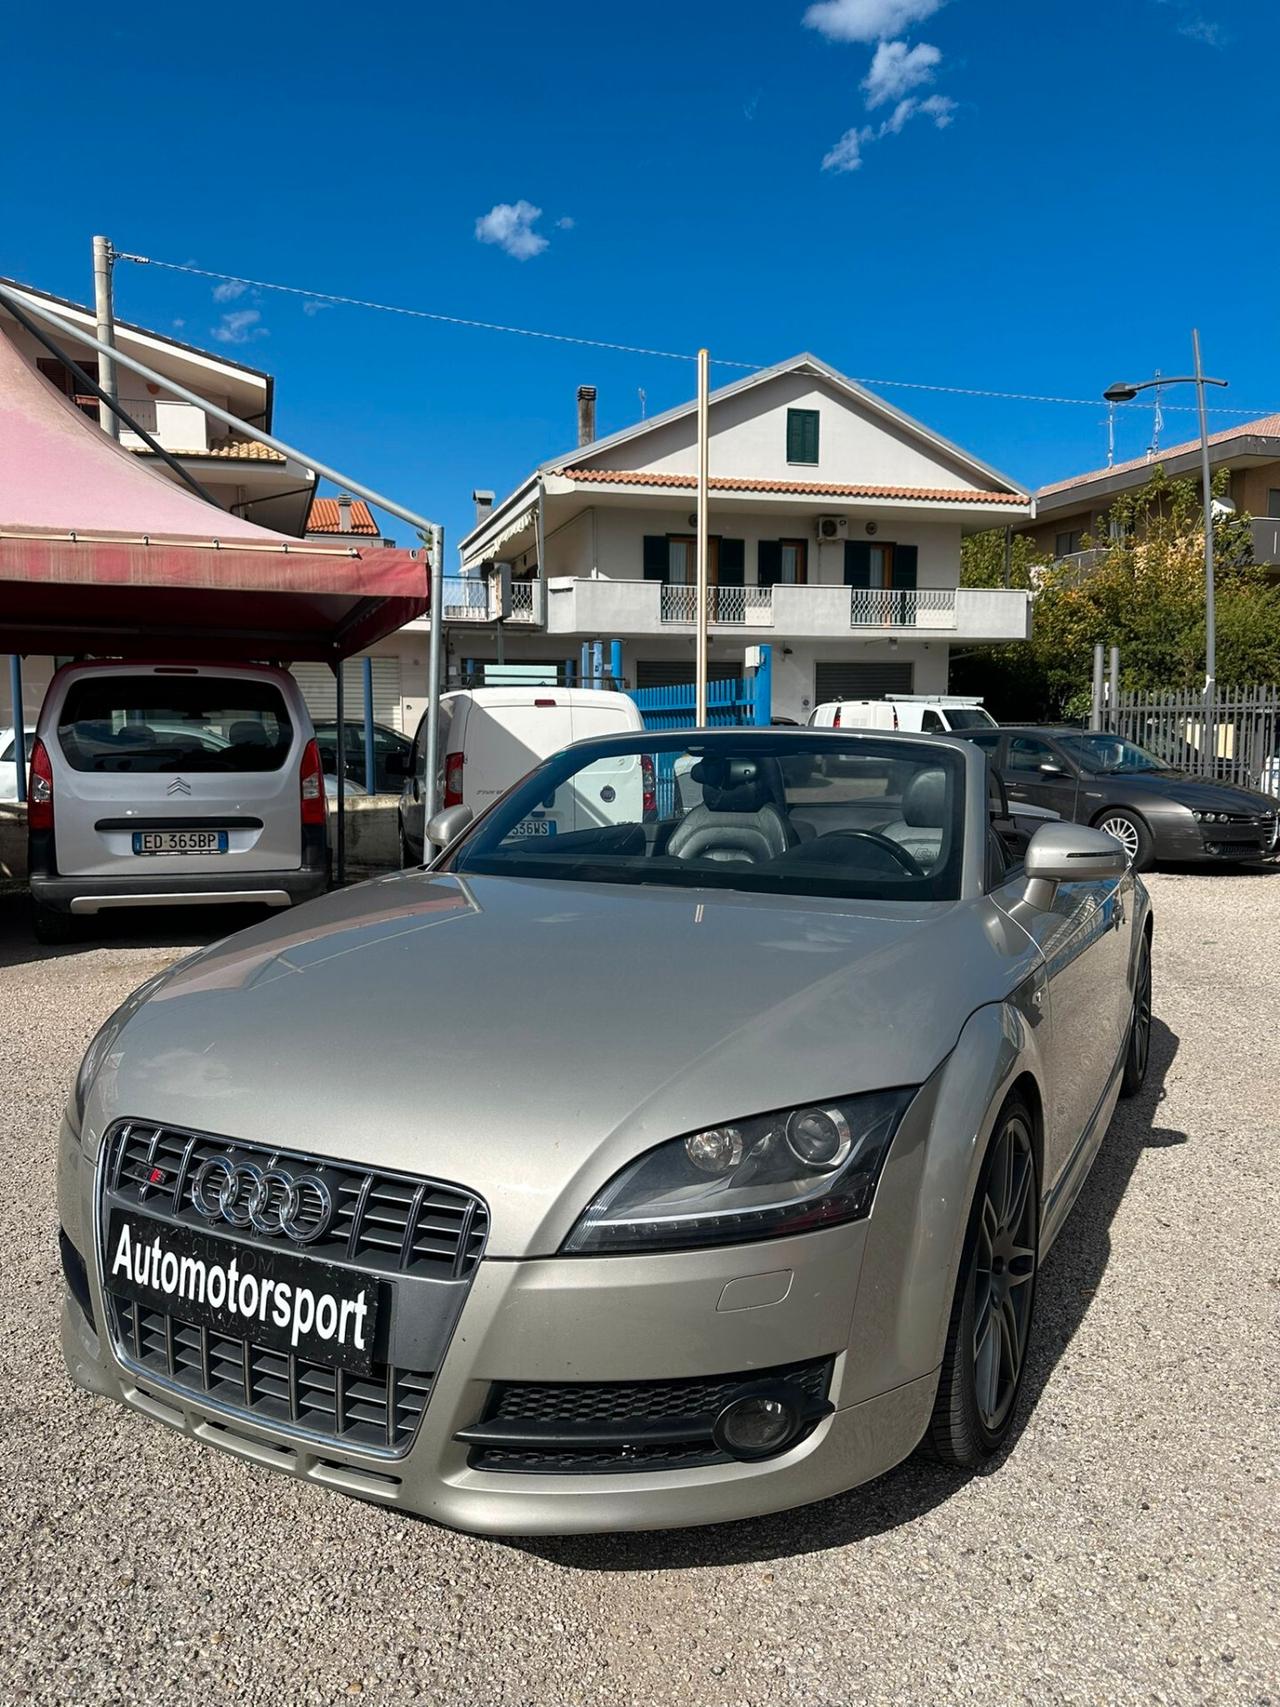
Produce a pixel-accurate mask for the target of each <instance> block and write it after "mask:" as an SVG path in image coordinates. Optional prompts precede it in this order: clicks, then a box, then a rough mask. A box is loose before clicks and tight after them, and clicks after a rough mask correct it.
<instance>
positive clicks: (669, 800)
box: [629, 646, 773, 818]
mask: <svg viewBox="0 0 1280 1707" xmlns="http://www.w3.org/2000/svg"><path fill="white" fill-rule="evenodd" d="M759 650H760V663H759V665H758V666H757V667H756V668H755V669H753V670H747V671H746V672H745V674H744V675H742V676H741V677H738V676H733V677H730V678H728V679H726V680H724V681H715V682H708V683H707V727H708V728H709V729H733V728H738V727H741V726H742V725H744V724H754V725H756V726H758V727H761V728H765V729H767V728H768V727H769V724H770V721H771V719H772V715H773V648H772V647H770V646H761V647H760V649H759ZM629 691H630V694H631V697H632V699H633V700H635V702H636V705H637V707H638V708H639V711H640V715H641V717H642V718H643V719H644V726H645V728H646V729H653V730H667V729H692V728H694V727H695V724H694V715H695V711H696V703H695V693H694V688H693V684H692V682H676V683H673V684H671V685H670V686H668V687H661V688H632V689H630V690H629ZM677 756H678V755H677V754H675V753H659V754H657V755H656V779H655V780H656V785H657V795H658V800H657V805H658V816H659V817H660V818H667V817H670V816H671V814H672V812H673V811H674V810H675V764H676V759H677Z"/></svg>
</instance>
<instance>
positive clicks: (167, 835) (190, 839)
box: [133, 830, 228, 854]
mask: <svg viewBox="0 0 1280 1707" xmlns="http://www.w3.org/2000/svg"><path fill="white" fill-rule="evenodd" d="M227 839H228V838H227V832H226V831H225V830H135V831H134V832H133V851H134V853H136V854H224V853H226V851H227Z"/></svg>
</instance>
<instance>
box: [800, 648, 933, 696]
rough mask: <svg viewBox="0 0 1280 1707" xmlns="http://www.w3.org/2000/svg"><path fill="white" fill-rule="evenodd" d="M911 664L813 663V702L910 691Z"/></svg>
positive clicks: (912, 665)
mask: <svg viewBox="0 0 1280 1707" xmlns="http://www.w3.org/2000/svg"><path fill="white" fill-rule="evenodd" d="M914 675H915V666H914V664H912V663H910V662H908V663H905V664H899V663H885V664H878V663H861V664H855V663H849V662H846V660H844V659H843V658H842V659H841V660H840V661H839V662H838V663H831V664H816V665H815V666H814V704H815V705H823V704H824V703H825V702H826V701H827V700H830V699H878V698H879V697H880V695H881V694H886V693H910V692H911V691H912V681H913V679H914Z"/></svg>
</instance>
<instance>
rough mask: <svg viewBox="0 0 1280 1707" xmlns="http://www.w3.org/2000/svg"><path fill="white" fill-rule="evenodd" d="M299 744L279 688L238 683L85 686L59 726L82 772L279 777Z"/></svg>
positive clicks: (178, 680)
mask: <svg viewBox="0 0 1280 1707" xmlns="http://www.w3.org/2000/svg"><path fill="white" fill-rule="evenodd" d="M292 743H293V725H292V723H291V722H290V721H289V712H288V709H287V708H286V706H285V702H284V696H283V695H282V694H281V692H280V690H279V688H277V687H276V686H275V684H274V683H272V682H257V681H249V680H237V679H236V678H235V677H232V676H228V677H220V676H179V677H174V676H100V677H96V678H90V679H87V680H81V681H77V682H73V683H72V684H71V686H70V687H69V688H68V690H67V697H66V702H65V704H64V705H63V708H62V713H61V715H60V717H59V719H58V744H59V746H60V747H61V748H62V753H63V757H64V758H65V759H66V761H67V763H68V764H69V765H70V766H71V767H72V769H73V770H78V771H167V770H172V771H188V772H198V771H275V770H279V769H280V767H281V766H282V765H283V764H284V762H285V759H286V758H287V757H288V755H289V749H290V747H291V745H292Z"/></svg>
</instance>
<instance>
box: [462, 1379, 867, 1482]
mask: <svg viewBox="0 0 1280 1707" xmlns="http://www.w3.org/2000/svg"><path fill="white" fill-rule="evenodd" d="M832 1362H833V1360H832V1359H831V1358H829V1357H823V1358H816V1359H813V1360H811V1361H809V1362H806V1363H792V1364H784V1365H782V1366H781V1367H778V1368H774V1369H753V1370H748V1371H746V1372H744V1373H743V1374H739V1375H713V1376H706V1377H692V1378H690V1379H687V1380H676V1381H629V1382H622V1381H609V1382H568V1383H555V1384H552V1383H537V1384H521V1383H515V1382H509V1383H504V1384H502V1385H500V1386H496V1387H494V1388H493V1389H492V1390H491V1392H490V1395H489V1402H488V1404H487V1406H486V1408H485V1412H484V1416H483V1418H482V1419H481V1421H480V1422H479V1423H477V1424H476V1425H475V1426H474V1427H471V1428H466V1429H462V1430H460V1431H459V1434H458V1439H459V1440H462V1441H465V1442H467V1443H468V1444H469V1445H470V1446H471V1454H470V1458H469V1462H470V1465H471V1468H472V1469H473V1470H502V1471H520V1472H523V1473H525V1474H527V1475H538V1474H541V1475H556V1474H559V1475H574V1474H577V1475H590V1474H594V1475H613V1474H616V1473H618V1472H620V1471H621V1472H625V1471H636V1470H677V1469H688V1468H693V1467H696V1466H700V1465H705V1464H729V1463H732V1462H733V1459H732V1458H731V1457H730V1455H729V1454H728V1453H726V1452H723V1451H721V1450H720V1448H719V1447H718V1446H717V1445H716V1443H715V1441H714V1440H713V1439H712V1427H713V1425H714V1423H715V1420H716V1418H717V1417H718V1416H719V1414H720V1412H721V1411H722V1410H723V1409H724V1408H725V1406H726V1405H727V1404H729V1402H730V1401H731V1400H732V1399H734V1398H736V1397H738V1396H739V1395H740V1394H741V1393H742V1392H743V1391H744V1390H748V1391H749V1390H750V1389H751V1388H753V1387H759V1386H761V1385H770V1386H772V1385H775V1384H777V1383H782V1384H784V1385H786V1386H788V1387H790V1388H792V1389H793V1390H794V1392H795V1395H796V1398H797V1400H798V1401H799V1402H800V1405H801V1407H802V1409H803V1410H804V1412H805V1414H806V1416H807V1417H808V1422H807V1424H806V1427H805V1428H804V1430H803V1433H802V1434H801V1435H799V1436H797V1438H798V1439H802V1438H803V1436H804V1434H807V1433H809V1432H811V1430H812V1429H813V1427H814V1426H815V1425H816V1423H817V1422H818V1421H819V1420H820V1419H821V1417H822V1416H824V1415H825V1414H826V1412H827V1411H828V1410H829V1409H830V1405H829V1404H828V1403H827V1390H828V1387H829V1386H830V1382H831V1368H832ZM793 1444H794V1443H793Z"/></svg>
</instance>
